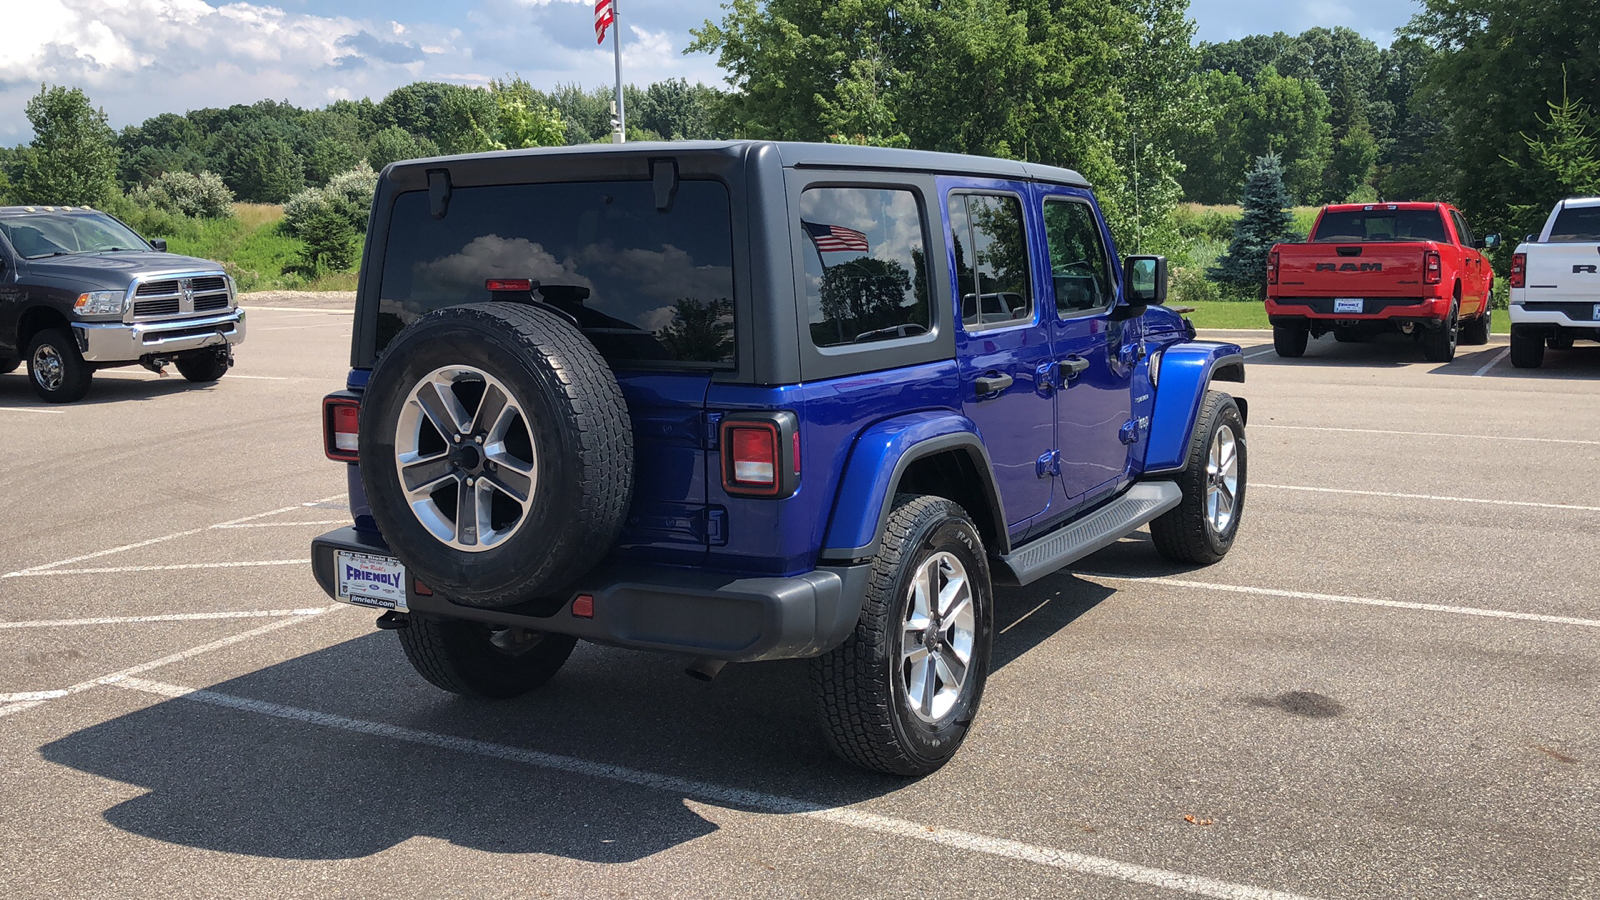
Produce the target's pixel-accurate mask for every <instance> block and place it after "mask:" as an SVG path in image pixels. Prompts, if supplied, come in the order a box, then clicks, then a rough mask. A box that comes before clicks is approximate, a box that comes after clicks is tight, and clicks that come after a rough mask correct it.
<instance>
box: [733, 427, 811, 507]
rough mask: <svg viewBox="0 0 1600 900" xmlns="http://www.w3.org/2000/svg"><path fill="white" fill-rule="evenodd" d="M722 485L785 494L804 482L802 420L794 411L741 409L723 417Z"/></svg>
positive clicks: (749, 492)
mask: <svg viewBox="0 0 1600 900" xmlns="http://www.w3.org/2000/svg"><path fill="white" fill-rule="evenodd" d="M720 443H721V445H722V488H723V490H725V491H727V492H728V493H729V494H733V495H735V496H746V497H769V498H782V497H787V496H789V495H790V494H793V493H794V492H795V488H796V487H798V485H799V483H800V431H799V420H798V419H797V418H796V416H795V414H794V413H792V412H775V413H738V414H733V415H729V416H726V417H725V418H723V420H722V426H721V433H720Z"/></svg>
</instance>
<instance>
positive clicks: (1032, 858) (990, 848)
mask: <svg viewBox="0 0 1600 900" xmlns="http://www.w3.org/2000/svg"><path fill="white" fill-rule="evenodd" d="M116 686H117V687H121V688H126V689H128V690H134V691H141V692H143V693H147V694H154V695H155V696H158V697H166V698H169V699H183V700H191V701H195V702H199V703H205V704H209V705H212V706H220V707H223V708H226V709H234V710H239V711H241V712H250V713H255V714H257V715H263V716H270V717H273V718H277V719H287V720H290V721H294V722H302V723H305V724H308V725H316V726H320V727H323V728H333V729H338V730H341V731H349V732H354V733H356V734H365V735H371V736H373V737H381V738H388V739H389V740H394V741H401V742H404V743H408V744H418V745H421V746H426V747H434V748H438V749H441V750H449V751H453V752H457V753H465V754H470V755H472V756H478V757H483V758H487V759H495V760H501V761H505V762H512V763H519V764H521V765H526V766H532V767H535V768H539V769H547V770H551V771H556V772H563V773H567V774H572V775H579V776H583V777H588V778H596V779H601V780H604V781H611V782H618V783H622V784H628V785H633V786H635V787H641V788H648V789H652V790H659V791H666V792H669V793H673V794H681V795H683V796H685V797H689V798H693V799H696V800H702V801H707V802H710V803H713V804H716V805H719V806H728V807H733V808H736V809H748V810H757V811H760V812H767V813H775V814H779V815H790V816H799V817H803V818H807V819H814V820H817V821H821V822H827V823H830V824H833V825H842V826H844V827H846V828H854V829H857V830H861V831H872V832H876V833H879V834H889V835H894V836H896V837H902V838H908V839H911V840H915V841H922V842H924V843H929V844H938V845H940V846H945V847H951V848H955V849H958V850H966V851H970V852H974V853H982V854H984V855H986V856H994V857H1000V858H1003V859H1010V860H1015V861H1018V862H1026V863H1032V864H1034V865H1038V866H1046V867H1049V868H1052V869H1058V870H1061V871H1065V872H1072V873H1075V874H1078V875H1093V876H1098V877H1101V878H1111V879H1115V880H1118V881H1124V882H1130V883H1133V884H1143V885H1150V886H1153V887H1160V888H1165V889H1167V890H1172V891H1182V892H1184V893H1188V894H1196V895H1199V896H1202V897H1222V898H1228V900H1304V898H1301V897H1299V896H1298V895H1295V894H1286V893H1283V892H1280V891H1273V890H1268V889H1266V888H1259V887H1253V886H1251V885H1244V884H1234V883H1231V882H1227V881H1221V880H1219V879H1215V878H1207V877H1205V876H1202V875H1190V874H1187V873H1183V872H1172V871H1168V870H1166V869H1156V868H1151V867H1149V866H1141V865H1136V864H1134V863H1125V862H1121V861H1119V860H1114V859H1106V858H1105V857H1100V856H1090V855H1088V854H1084V853H1074V852H1072V851H1070V850H1057V849H1055V848H1053V847H1041V846H1038V845H1035V844H1025V843H1022V842H1021V841H1012V840H1006V839H1004V838H996V837H990V836H988V835H983V834H976V833H973V832H970V831H962V830H959V829H954V828H945V827H943V826H932V825H925V824H922V823H920V822H913V821H910V820H907V819H899V818H895V817H893V816H884V815H878V814H876V813H870V812H865V811H863V810H857V809H848V808H845V809H839V808H831V807H827V806H822V805H820V804H816V803H812V802H810V801H806V800H798V799H795V798H793V797H783V796H779V795H776V794H765V793H761V792H758V791H751V790H745V789H743V788H733V787H726V786H723V785H720V784H712V783H710V782H706V781H697V780H694V779H689V778H681V777H678V776H675V775H662V774H658V773H656V772H647V771H644V770H642V769H632V768H628V767H626V766H615V765H609V764H606V763H597V762H590V761H588V760H584V759H578V758H576V757H571V756H560V755H557V754H554V753H544V752H541V751H538V750H526V749H523V748H521V747H511V746H507V745H505V744H494V743H490V742H489V741H481V740H475V739H473V738H464V737H456V736H454V735H447V734H436V733H434V732H430V731H419V730H417V729H415V728H405V727H402V726H399V725H390V724H387V723H384V722H372V721H368V720H364V719H352V718H349V717H346V716H339V715H333V714H331V713H323V712H316V711H314V710H309V709H301V708H299V707H294V706H284V705H283V704H279V703H269V702H267V701H264V700H252V699H249V698H245V697H236V696H233V695H231V694H224V693H221V692H219V691H211V690H203V689H201V690H196V689H193V688H187V687H182V686H180V685H175V684H164V683H162V682H158V681H148V680H146V679H143V678H121V679H119V680H118V681H117V682H116Z"/></svg>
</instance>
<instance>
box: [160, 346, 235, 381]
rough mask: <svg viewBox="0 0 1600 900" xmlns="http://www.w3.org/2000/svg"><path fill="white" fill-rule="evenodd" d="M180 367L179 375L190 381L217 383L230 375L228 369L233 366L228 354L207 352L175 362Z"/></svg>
mask: <svg viewBox="0 0 1600 900" xmlns="http://www.w3.org/2000/svg"><path fill="white" fill-rule="evenodd" d="M173 364H174V365H176V366H177V367H178V374H180V375H182V376H183V377H184V378H186V379H188V380H190V381H197V382H207V381H216V380H217V379H219V378H221V377H222V376H224V375H226V374H228V367H229V366H231V365H233V362H232V360H230V359H229V358H228V352H227V351H226V350H222V351H212V350H207V351H205V352H202V353H193V354H189V355H187V356H180V357H178V358H177V359H175V360H173Z"/></svg>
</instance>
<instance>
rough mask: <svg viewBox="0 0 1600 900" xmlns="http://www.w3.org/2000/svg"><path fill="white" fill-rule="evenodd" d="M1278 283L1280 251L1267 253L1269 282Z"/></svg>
mask: <svg viewBox="0 0 1600 900" xmlns="http://www.w3.org/2000/svg"><path fill="white" fill-rule="evenodd" d="M1277 283H1278V251H1276V250H1274V251H1272V252H1271V253H1270V254H1268V255H1267V284H1277Z"/></svg>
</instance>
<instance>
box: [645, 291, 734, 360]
mask: <svg viewBox="0 0 1600 900" xmlns="http://www.w3.org/2000/svg"><path fill="white" fill-rule="evenodd" d="M656 339H657V340H659V341H661V344H662V346H664V347H666V348H667V352H668V353H670V354H672V358H673V359H678V360H695V361H700V362H721V361H722V360H724V359H726V358H727V357H728V355H729V354H730V353H732V351H733V303H732V302H731V301H729V300H727V299H726V298H723V299H721V300H711V301H709V302H702V301H700V300H697V299H695V298H693V297H685V298H683V299H682V300H679V301H677V302H676V303H674V304H673V308H672V322H671V323H669V324H668V325H667V326H666V327H665V328H663V329H661V331H659V332H658V333H657V334H656Z"/></svg>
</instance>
